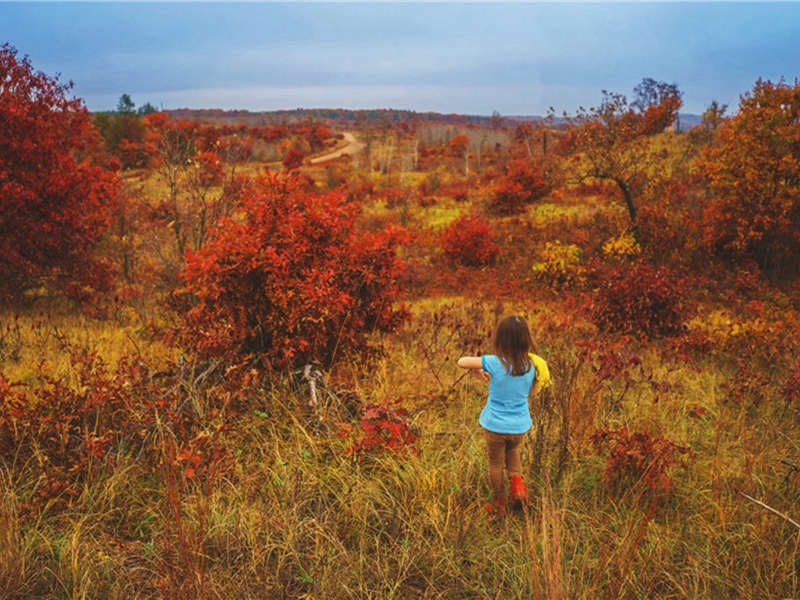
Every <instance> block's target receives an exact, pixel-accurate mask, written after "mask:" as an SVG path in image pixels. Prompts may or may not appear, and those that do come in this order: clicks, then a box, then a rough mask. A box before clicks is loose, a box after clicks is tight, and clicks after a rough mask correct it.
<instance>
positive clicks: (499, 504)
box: [483, 496, 506, 517]
mask: <svg viewBox="0 0 800 600" xmlns="http://www.w3.org/2000/svg"><path fill="white" fill-rule="evenodd" d="M483 508H485V509H486V512H488V513H489V514H491V515H496V516H498V517H499V516H502V515H504V514H505V513H506V497H505V496H501V497H500V498H495V499H494V502H487V503H486V504H484V505H483Z"/></svg>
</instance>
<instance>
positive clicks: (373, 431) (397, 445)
mask: <svg viewBox="0 0 800 600" xmlns="http://www.w3.org/2000/svg"><path fill="white" fill-rule="evenodd" d="M395 404H396V403H393V402H391V401H389V400H387V401H385V402H384V403H383V404H380V405H368V406H367V407H366V408H365V409H364V413H363V414H362V415H361V419H360V420H359V423H358V427H357V428H353V427H350V426H346V427H344V428H343V429H342V430H341V432H340V435H341V436H342V437H346V436H348V435H354V436H355V439H354V441H353V443H352V444H351V445H350V447H349V448H348V449H347V453H348V454H349V455H351V456H353V457H355V458H356V460H358V461H359V462H360V461H362V460H364V458H365V457H368V456H375V455H378V454H381V453H383V452H386V451H390V452H394V453H395V454H398V455H402V454H404V453H407V452H411V453H413V454H416V453H417V447H416V445H415V443H416V440H417V436H416V435H415V434H414V432H413V431H412V430H411V422H410V421H409V420H408V411H406V410H405V409H404V408H399V407H397V406H395Z"/></svg>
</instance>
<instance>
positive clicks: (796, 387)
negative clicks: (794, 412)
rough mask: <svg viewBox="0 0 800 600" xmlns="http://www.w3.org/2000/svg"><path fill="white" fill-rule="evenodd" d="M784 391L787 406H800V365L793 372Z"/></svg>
mask: <svg viewBox="0 0 800 600" xmlns="http://www.w3.org/2000/svg"><path fill="white" fill-rule="evenodd" d="M782 391H783V397H784V398H785V399H786V403H787V404H798V405H800V364H797V365H795V367H794V368H793V369H792V370H791V372H790V373H789V377H788V379H787V380H786V385H784V386H783V390H782Z"/></svg>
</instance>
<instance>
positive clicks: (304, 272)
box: [175, 174, 406, 371]
mask: <svg viewBox="0 0 800 600" xmlns="http://www.w3.org/2000/svg"><path fill="white" fill-rule="evenodd" d="M243 208H244V214H243V215H242V218H235V219H234V218H229V219H223V220H221V221H220V222H219V224H218V226H217V227H216V230H215V233H214V235H213V237H212V239H211V241H210V243H209V244H208V245H207V246H206V247H204V248H202V249H201V250H199V251H197V252H192V253H189V255H188V256H187V260H186V265H185V269H184V271H183V273H182V280H183V287H182V288H181V289H180V290H179V291H178V292H177V293H176V295H175V306H176V307H177V309H178V312H179V314H180V315H181V317H180V318H181V322H180V326H179V329H178V332H177V339H178V340H179V341H180V342H181V343H182V344H184V345H185V346H186V347H188V348H191V349H192V350H193V351H195V352H196V353H197V355H198V356H199V357H201V358H206V359H210V358H218V359H222V360H226V361H230V362H236V361H237V360H241V359H243V358H249V359H253V360H254V361H255V364H258V365H261V366H262V367H264V368H266V369H269V370H279V371H283V370H287V369H295V368H298V367H302V366H303V365H304V364H306V363H308V362H309V361H312V360H316V361H318V362H319V363H321V364H322V365H323V366H325V367H330V366H331V365H332V364H334V362H335V361H336V360H337V359H339V358H342V357H345V356H357V357H361V358H363V357H365V356H368V355H369V354H370V353H371V352H372V351H373V350H374V346H373V339H372V338H371V334H372V333H374V332H389V331H392V330H394V329H395V328H396V327H398V326H399V325H400V324H401V323H402V322H403V320H404V319H405V317H406V313H405V311H404V310H403V309H399V308H397V307H396V306H395V302H396V301H397V299H398V295H399V293H400V291H401V287H400V277H401V275H402V272H403V269H404V266H403V263H402V262H401V261H400V259H399V258H398V257H397V255H396V245H397V242H398V241H399V239H400V238H399V237H398V236H400V235H402V232H401V231H399V230H393V229H391V228H390V229H389V230H387V231H382V232H374V233H368V232H365V231H360V230H358V229H357V228H356V217H357V216H358V212H359V208H358V206H357V204H356V203H354V202H350V201H347V200H346V198H345V197H344V195H343V194H342V193H341V192H339V191H334V192H330V193H327V194H321V195H318V194H315V193H313V192H309V191H307V190H306V189H304V187H303V185H302V181H301V179H300V178H299V177H298V176H297V175H296V174H290V175H265V176H264V177H262V178H261V179H259V180H258V181H256V182H254V184H253V185H252V186H250V187H248V189H247V191H246V193H245V195H244V199H243Z"/></svg>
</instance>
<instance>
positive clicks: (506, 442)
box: [483, 429, 525, 498]
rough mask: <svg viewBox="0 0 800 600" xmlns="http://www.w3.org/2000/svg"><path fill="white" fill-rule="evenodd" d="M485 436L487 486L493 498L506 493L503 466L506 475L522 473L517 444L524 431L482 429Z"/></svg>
mask: <svg viewBox="0 0 800 600" xmlns="http://www.w3.org/2000/svg"><path fill="white" fill-rule="evenodd" d="M483 433H484V435H485V436H486V453H487V456H488V459H489V486H490V487H491V488H492V493H493V494H494V497H495V498H502V497H503V496H505V495H506V486H505V481H504V480H503V467H505V468H506V470H507V471H508V476H509V477H512V476H514V475H522V463H521V462H520V459H519V445H520V444H521V443H522V440H524V439H525V434H524V433H495V432H494V431H489V430H488V429H484V430H483Z"/></svg>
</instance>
